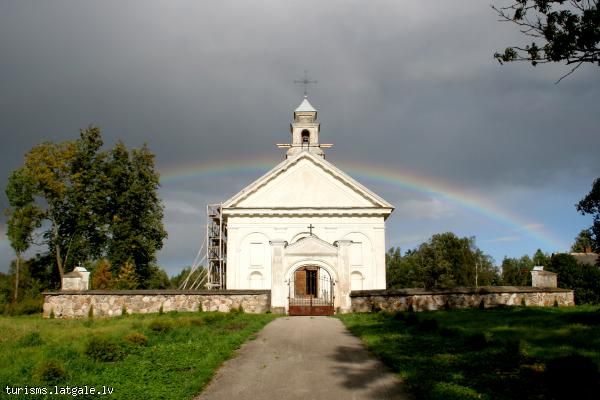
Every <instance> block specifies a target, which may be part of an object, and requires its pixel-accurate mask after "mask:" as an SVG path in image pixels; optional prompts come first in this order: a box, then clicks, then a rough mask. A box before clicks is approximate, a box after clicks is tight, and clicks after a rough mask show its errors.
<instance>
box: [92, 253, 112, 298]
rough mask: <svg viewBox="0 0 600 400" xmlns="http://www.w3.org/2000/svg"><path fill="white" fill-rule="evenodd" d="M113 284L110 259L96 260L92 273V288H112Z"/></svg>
mask: <svg viewBox="0 0 600 400" xmlns="http://www.w3.org/2000/svg"><path fill="white" fill-rule="evenodd" d="M113 286H114V280H113V276H112V273H111V265H110V261H108V260H107V259H105V258H103V259H101V260H98V261H97V262H96V267H95V268H94V273H93V274H92V289H99V290H106V289H112V288H113Z"/></svg>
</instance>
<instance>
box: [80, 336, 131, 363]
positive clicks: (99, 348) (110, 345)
mask: <svg viewBox="0 0 600 400" xmlns="http://www.w3.org/2000/svg"><path fill="white" fill-rule="evenodd" d="M85 354H86V355H87V356H88V357H90V358H91V359H93V360H96V361H104V362H111V361H119V360H122V359H123V358H124V357H125V352H124V351H123V349H122V347H121V345H120V343H119V342H117V341H116V340H114V339H111V338H106V337H101V336H95V337H92V338H91V339H90V341H89V342H88V343H87V346H86V348H85Z"/></svg>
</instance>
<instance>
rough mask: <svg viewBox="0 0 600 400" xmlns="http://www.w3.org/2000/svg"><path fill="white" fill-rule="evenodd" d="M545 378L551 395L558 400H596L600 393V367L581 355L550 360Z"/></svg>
mask: <svg viewBox="0 0 600 400" xmlns="http://www.w3.org/2000/svg"><path fill="white" fill-rule="evenodd" d="M545 378H546V382H547V387H548V388H549V390H550V394H552V395H553V396H554V398H556V399H578V400H583V399H596V398H597V396H598V391H600V373H598V366H597V365H596V363H594V361H593V360H592V359H590V358H588V357H584V356H582V355H579V354H571V355H568V356H563V357H558V358H555V359H553V360H550V361H549V362H548V363H547V364H546V371H545Z"/></svg>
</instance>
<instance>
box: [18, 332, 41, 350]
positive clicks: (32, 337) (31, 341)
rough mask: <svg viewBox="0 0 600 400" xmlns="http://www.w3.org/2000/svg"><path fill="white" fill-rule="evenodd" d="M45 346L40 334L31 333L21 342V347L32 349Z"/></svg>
mask: <svg viewBox="0 0 600 400" xmlns="http://www.w3.org/2000/svg"><path fill="white" fill-rule="evenodd" d="M42 344H44V341H43V340H42V336H41V335H40V333H39V332H29V333H28V334H27V335H25V336H23V337H22V338H21V339H20V340H19V346H22V347H30V346H39V345H42Z"/></svg>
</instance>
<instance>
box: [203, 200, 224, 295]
mask: <svg viewBox="0 0 600 400" xmlns="http://www.w3.org/2000/svg"><path fill="white" fill-rule="evenodd" d="M206 215H207V224H206V262H207V263H208V276H207V278H208V279H207V284H206V287H207V289H226V288H227V287H226V283H225V276H226V275H225V274H226V270H227V268H226V264H227V224H226V223H225V220H224V218H223V213H222V208H221V204H209V205H207V206H206Z"/></svg>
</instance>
